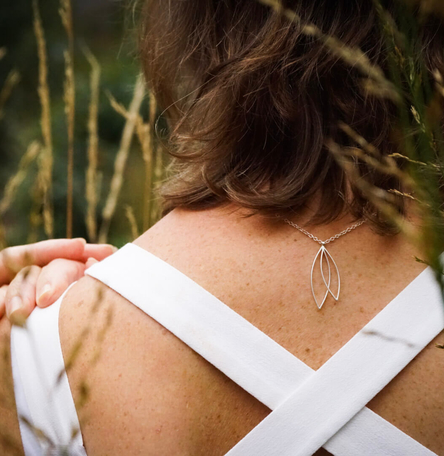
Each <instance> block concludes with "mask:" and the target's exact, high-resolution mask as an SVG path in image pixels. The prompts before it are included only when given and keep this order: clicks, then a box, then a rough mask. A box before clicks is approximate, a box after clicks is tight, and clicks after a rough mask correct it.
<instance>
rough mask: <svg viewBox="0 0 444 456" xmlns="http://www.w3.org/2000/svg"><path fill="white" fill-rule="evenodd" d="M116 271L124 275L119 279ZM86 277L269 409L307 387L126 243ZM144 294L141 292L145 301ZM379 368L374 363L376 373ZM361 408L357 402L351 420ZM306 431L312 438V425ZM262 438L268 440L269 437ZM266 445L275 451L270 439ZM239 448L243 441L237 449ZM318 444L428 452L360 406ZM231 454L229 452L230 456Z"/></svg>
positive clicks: (188, 283) (296, 365)
mask: <svg viewBox="0 0 444 456" xmlns="http://www.w3.org/2000/svg"><path fill="white" fill-rule="evenodd" d="M122 271H125V275H124V276H122ZM87 274H89V275H90V276H92V277H95V278H96V279H98V280H100V281H101V282H103V283H105V284H106V285H108V286H109V287H110V288H112V289H114V290H115V291H116V292H118V293H119V294H120V295H122V296H123V297H125V298H126V299H128V300H129V301H130V302H132V303H133V304H134V305H136V306H137V307H139V308H140V309H141V310H142V311H144V312H145V313H147V314H148V315H150V316H151V317H152V318H154V319H155V320H156V321H158V322H159V323H160V324H162V325H163V326H164V327H165V328H167V329H168V330H169V331H171V332H172V333H173V334H175V335H176V336H177V337H178V338H179V339H181V340H183V341H184V342H185V343H186V344H188V345H189V346H190V347H191V348H192V349H193V350H195V351H196V352H197V353H199V354H200V355H201V356H202V357H204V358H205V359H207V360H208V361H209V362H210V363H212V364H213V365H215V366H216V367H217V368H218V369H219V370H221V371H222V372H223V373H225V374H226V375H227V376H228V377H230V378H231V379H232V380H233V381H235V382H236V383H237V384H239V385H240V386H241V387H242V388H244V389H245V390H246V391H248V392H249V393H250V394H252V395H253V396H254V397H256V398H257V399H258V400H259V401H261V402H262V403H264V404H265V405H267V406H268V407H269V408H270V409H272V410H274V409H278V408H279V406H282V407H283V406H284V404H285V403H286V401H287V399H288V398H289V397H291V396H292V395H293V393H295V391H297V389H298V387H301V386H302V385H303V384H304V385H305V383H304V382H306V383H310V381H311V378H313V375H316V374H314V373H313V371H312V369H310V368H309V367H308V366H306V365H305V364H304V363H302V362H301V361H300V360H298V359H297V358H296V357H294V356H293V355H292V354H291V353H289V352H288V351H286V350H285V349H284V348H283V347H281V346H280V345H278V344H277V343H276V342H274V341H273V340H272V339H270V338H269V337H268V336H266V335H265V334H264V333H262V332H261V331H259V330H258V329H257V328H256V327H254V326H253V325H251V324H250V323H249V322H248V321H246V320H245V319H243V318H242V317H241V316H239V315H238V314H236V313H235V312H234V311H232V310H231V309H230V308H229V307H228V306H226V305H225V304H223V303H222V302H221V301H219V300H218V299H217V298H215V297H214V296H213V295H211V294H210V293H208V292H207V291H206V290H205V289H203V288H202V287H200V286H199V285H197V284H196V283H195V282H194V281H192V280H191V279H189V278H188V277H187V276H185V275H184V274H182V273H181V272H179V271H178V270H177V269H175V268H173V267H172V266H170V265H168V264H167V263H165V262H163V261H162V260H160V259H159V258H157V257H155V256H154V255H152V254H150V253H149V252H147V251H145V250H143V249H141V248H140V247H138V246H136V245H134V244H128V245H126V246H125V247H124V248H123V249H121V250H120V251H119V252H117V253H116V254H114V255H112V256H111V257H109V258H107V259H106V260H104V261H103V262H101V263H99V264H96V265H94V266H92V267H91V268H90V269H89V270H88V271H87ZM422 277H423V276H422V275H421V276H420V277H419V278H417V279H416V280H415V281H414V282H413V283H415V282H419V281H420V283H419V284H418V285H417V288H421V287H423V286H424V285H425V286H427V285H428V280H429V278H427V279H426V282H427V283H424V282H423V278H422ZM408 288H409V287H408ZM408 288H407V289H408ZM407 289H406V290H407ZM146 290H149V295H147V291H146ZM422 291H424V290H422ZM367 337H373V336H367ZM347 345H348V344H347ZM418 351H419V350H418ZM380 367H381V366H379V365H378V369H379V368H380ZM361 402H362V401H361ZM364 405H365V404H361V403H360V404H359V406H357V410H356V412H355V414H356V413H357V412H358V411H359V409H360V408H363V406H364ZM310 407H311V404H310ZM310 407H309V408H310ZM350 418H351V416H350ZM344 424H345V422H344V423H343V424H342V425H341V426H339V427H342V426H343V425H344ZM338 429H339V428H338ZM311 431H312V433H315V434H316V432H317V431H316V426H313V428H312V429H311ZM253 432H254V431H253ZM291 432H293V430H291ZM335 432H336V431H335ZM267 435H268V438H269V439H270V433H267ZM332 435H333V434H332ZM247 437H248V436H247ZM328 438H329V437H326V438H325V439H324V442H326V441H327V439H328ZM272 440H273V442H274V443H273V448H275V447H276V440H275V439H274V438H273V439H272ZM324 442H323V443H324ZM247 443H248V442H247ZM242 444H243V441H241V442H240V444H239V445H242ZM321 445H322V444H321ZM324 446H325V448H326V449H327V450H328V451H329V452H331V453H333V454H335V455H356V454H360V455H364V456H366V455H369V456H370V455H372V456H373V455H375V454H387V455H388V454H390V455H396V456H408V455H415V456H422V455H424V456H426V455H429V456H430V455H433V454H434V453H432V452H431V451H430V450H428V449H426V448H425V447H424V446H422V445H420V444H419V443H418V442H416V441H415V440H413V439H411V438H410V437H408V436H407V435H406V434H404V433H403V432H401V431H400V430H399V429H397V428H396V427H394V426H392V425H391V424H390V423H388V422H387V421H385V420H384V419H382V418H381V417H379V416H378V415H376V414H375V413H373V412H372V411H370V410H369V409H366V408H363V409H362V410H361V411H360V412H359V413H358V414H357V415H356V416H355V418H353V420H352V421H350V422H349V423H348V424H347V425H346V426H344V427H342V429H341V430H340V431H339V432H338V433H337V434H336V435H335V436H334V437H332V438H330V440H329V441H328V442H326V444H325V445H324ZM237 448H238V446H236V447H235V449H233V450H232V451H238V449H237ZM381 449H383V450H381ZM237 454H242V456H245V455H246V454H255V456H256V455H258V454H267V456H268V455H269V454H281V453H273V452H271V453H260V452H259V453H256V452H254V451H253V452H243V453H242V452H238V453H237ZM307 454H308V453H307Z"/></svg>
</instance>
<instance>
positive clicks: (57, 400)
mask: <svg viewBox="0 0 444 456" xmlns="http://www.w3.org/2000/svg"><path fill="white" fill-rule="evenodd" d="M68 289H69V288H68ZM68 289H67V290H66V291H65V293H63V295H62V296H61V297H60V298H59V299H58V300H57V302H55V303H54V304H53V305H52V306H50V307H48V308H46V309H40V308H36V309H35V310H34V311H33V313H32V314H31V316H30V317H29V318H28V320H27V321H26V325H25V326H24V327H23V328H21V327H18V326H13V327H12V330H11V363H12V374H13V379H14V392H15V398H16V404H17V411H18V415H19V425H20V434H21V437H22V443H23V447H24V450H25V455H26V456H45V455H47V454H66V455H67V456H86V452H85V449H84V447H83V441H82V434H81V433H80V426H79V421H78V418H77V413H76V408H75V405H74V400H73V398H72V394H71V390H70V388H69V384H68V378H67V375H66V372H65V365H64V361H63V354H62V348H61V345H60V336H59V326H58V321H59V311H60V305H61V302H62V300H63V298H64V296H65V294H66V293H67V291H68Z"/></svg>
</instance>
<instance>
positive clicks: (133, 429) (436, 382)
mask: <svg viewBox="0 0 444 456" xmlns="http://www.w3.org/2000/svg"><path fill="white" fill-rule="evenodd" d="M344 224H345V226H344ZM346 226H347V225H346V222H344V221H341V222H335V223H333V224H331V225H329V226H325V227H318V228H317V231H316V234H317V235H318V236H319V237H320V238H327V237H329V236H331V235H333V234H336V233H337V232H339V231H341V230H342V229H343V228H344V227H346ZM135 243H136V244H138V245H139V246H140V247H142V248H144V249H146V250H148V251H150V252H151V253H153V254H154V255H156V256H158V257H159V258H161V259H163V260H165V261H166V262H168V263H170V264H171V265H172V266H174V267H175V268H177V269H178V270H180V271H181V272H183V273H184V274H186V275H187V276H189V277H190V278H191V279H193V280H194V281H195V282H197V283H198V284H200V285H201V286H203V287H204V288H205V289H206V290H208V291H209V292H211V293H212V294H213V295H215V296H216V297H217V298H219V299H220V300H221V301H222V302H224V303H225V304H227V305H228V306H229V307H231V308H232V309H233V310H235V311H236V312H237V313H239V314H240V315H241V316H243V317H244V318H246V319H247V320H249V321H250V322H251V323H252V324H254V325H255V326H257V327H258V328H259V329H261V330H262V331H263V332H265V333H266V334H267V335H269V336H270V337H271V338H272V339H274V340H275V341H276V342H278V343H279V344H281V345H282V346H283V347H285V348H286V349H287V350H288V351H290V352H291V353H292V354H294V355H295V356H296V357H298V358H299V359H300V360H302V361H303V362H304V363H306V364H307V365H309V366H310V367H311V368H313V369H318V368H319V367H320V366H321V365H322V364H323V363H324V362H325V361H326V360H328V359H329V358H330V357H331V356H332V355H334V354H335V353H336V352H337V351H338V349H339V348H341V347H342V346H343V345H344V344H345V343H346V342H347V341H348V340H349V339H350V338H351V337H352V336H353V335H354V334H355V333H356V332H358V331H359V330H360V329H361V328H362V327H363V326H364V325H365V324H366V323H367V322H368V321H370V320H371V319H372V318H373V317H374V316H375V315H376V314H377V313H378V312H379V311H380V310H381V309H383V308H384V307H385V306H386V305H387V304H388V303H389V302H390V301H391V300H392V299H393V298H394V297H395V296H396V295H397V294H398V293H399V292H400V291H401V290H403V289H404V288H405V287H406V286H407V285H408V284H409V283H410V282H411V281H412V280H413V279H414V278H415V277H416V276H418V275H419V273H420V272H421V271H422V270H423V269H424V265H422V264H420V263H418V262H415V261H414V255H418V253H417V252H415V251H414V250H413V249H412V247H411V246H409V245H408V243H407V242H406V241H405V240H403V239H401V238H400V237H399V236H398V237H396V238H390V237H385V238H384V237H380V236H378V235H376V234H374V233H373V232H371V230H370V229H369V228H368V227H366V226H365V225H364V226H362V227H360V228H359V229H358V230H356V231H354V232H352V233H350V234H348V235H347V236H346V237H344V238H343V239H341V240H338V241H337V242H336V243H334V244H332V245H331V248H330V251H331V252H332V254H333V255H334V257H335V260H336V262H337V263H338V266H339V267H340V270H341V277H342V286H341V297H340V301H339V302H338V303H336V304H333V302H332V301H327V302H326V304H325V306H324V308H323V309H322V310H321V311H319V310H318V309H317V307H316V305H315V304H314V302H313V298H312V295H311V289H310V277H309V275H310V267H311V263H312V261H313V258H314V255H315V254H316V251H317V246H316V244H315V243H313V242H312V241H310V240H309V239H307V238H305V237H304V236H303V235H302V234H301V233H299V232H297V231H296V230H294V229H292V228H291V227H289V226H286V225H284V224H280V225H276V224H275V223H270V222H267V221H265V220H264V219H263V218H259V217H251V218H242V217H240V216H239V213H238V212H236V211H232V210H231V209H230V208H225V209H216V210H209V211H200V212H189V211H179V210H175V211H173V212H172V213H170V214H169V215H168V216H166V217H165V218H164V219H163V220H162V221H160V222H159V223H158V224H157V225H155V226H154V227H153V228H151V229H150V230H149V231H148V232H146V233H145V234H144V235H142V236H141V237H140V238H139V239H137V241H135ZM97 287H98V283H97V282H96V281H95V280H94V279H92V278H85V279H83V280H82V281H81V282H80V283H79V284H77V285H76V286H75V287H74V288H73V290H72V291H71V292H70V293H69V294H68V296H67V298H66V299H65V302H64V304H63V307H62V313H61V337H62V346H63V350H64V353H65V354H68V353H70V352H71V350H72V349H73V347H74V346H75V344H76V342H77V341H78V337H79V334H82V330H83V328H84V327H85V326H88V325H90V326H91V329H90V331H89V332H88V333H87V334H86V333H83V336H82V337H83V340H84V341H86V342H87V343H86V344H84V346H83V348H82V350H80V352H79V355H78V357H77V358H76V360H75V362H74V363H73V366H72V368H71V369H70V370H69V371H68V375H69V378H70V382H71V385H72V387H73V391H74V396H75V399H76V403H77V406H78V408H80V413H79V415H80V420H81V425H82V432H83V434H84V441H85V445H86V448H87V451H88V454H91V455H96V454H144V455H146V454H153V455H171V454H175V455H200V454H201V455H223V454H225V453H226V452H227V451H228V450H229V449H230V448H231V447H233V446H234V445H235V444H236V443H237V442H238V441H239V440H240V439H241V438H242V437H243V436H244V435H245V434H247V433H248V432H249V431H250V430H251V429H252V428H253V427H254V426H255V425H256V424H258V423H259V422H260V421H261V420H262V419H263V418H265V416H267V414H268V413H269V412H270V411H269V410H268V409H267V408H266V407H265V406H263V405H262V404H260V403H259V402H258V401H257V400H256V399H254V398H252V397H251V396H250V395H249V394H247V393H246V392H245V391H243V390H242V389H241V388H240V387H238V386H237V385H236V384H234V383H233V382H232V381H231V380H229V379H228V378H227V377H225V376H224V375H223V374H221V373H220V372H219V371H218V370H217V369H216V368H214V367H213V366H211V365H210V364H209V363H208V362H206V361H205V360H203V359H202V358H201V357H200V356H198V355H197V354H196V353H194V352H193V351H192V350H191V349H190V348H188V347H187V346H186V345H185V344H184V343H183V342H181V341H180V340H178V339H177V338H176V337H175V336H173V335H172V334H171V333H169V332H168V331H167V330H165V329H164V328H163V327H162V326H160V325H159V324H158V323H157V322H155V321H154V320H152V319H150V318H149V317H147V316H146V315H144V314H142V313H141V311H140V310H138V309H137V308H135V307H134V306H132V305H131V304H129V303H128V302H127V301H126V300H125V299H124V298H122V297H120V296H119V295H117V294H116V293H115V292H113V291H111V290H108V291H106V292H105V295H104V296H103V297H102V301H103V303H102V305H101V306H99V309H98V310H94V306H95V304H94V303H95V299H93V296H95V295H96V294H95V293H96V291H95V290H96V289H97ZM148 292H149V290H147V293H148ZM85 296H90V297H91V298H90V299H85ZM109 309H111V310H109ZM110 312H112V319H111V320H110V319H109V315H110ZM91 315H93V316H94V318H93V319H92V321H93V323H92V324H91V323H89V322H90V321H91ZM85 335H86V338H85ZM436 342H438V341H435V343H436ZM442 342H443V341H442V340H441V343H442ZM443 369H444V353H443V352H442V351H441V350H439V349H437V348H435V346H434V343H432V344H430V346H429V347H427V348H426V349H425V350H424V351H423V352H421V354H420V355H419V356H418V357H417V358H416V359H415V360H414V361H413V362H412V363H411V364H410V365H409V366H408V367H407V368H406V369H405V370H404V371H403V372H402V373H401V374H400V375H399V376H398V377H397V378H395V380H394V381H393V382H392V383H390V384H389V386H388V387H386V388H385V389H384V390H383V391H382V392H381V393H380V394H379V395H378V396H377V397H376V398H375V399H374V400H373V401H372V402H371V403H370V404H369V407H370V408H371V409H372V410H374V411H375V412H376V413H378V414H379V415H381V416H382V417H383V418H385V419H387V420H388V421H390V422H391V423H393V424H395V425H396V426H397V427H398V428H400V429H401V430H402V431H404V432H406V433H407V434H409V435H410V436H411V437H413V438H414V439H416V440H418V441H419V442H420V443H422V444H423V445H425V446H427V447H428V448H430V449H431V450H433V451H435V452H436V453H438V454H443V453H444V439H442V437H441V436H440V432H441V429H442V426H443V425H444V417H443V411H444V399H443V398H442V388H443V387H444V380H443V375H442V372H443ZM85 382H86V383H85ZM85 385H87V387H85ZM79 391H81V392H79ZM81 403H82V404H81ZM322 452H323V450H321V451H320V452H319V454H322Z"/></svg>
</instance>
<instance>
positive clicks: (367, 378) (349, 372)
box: [11, 244, 444, 456]
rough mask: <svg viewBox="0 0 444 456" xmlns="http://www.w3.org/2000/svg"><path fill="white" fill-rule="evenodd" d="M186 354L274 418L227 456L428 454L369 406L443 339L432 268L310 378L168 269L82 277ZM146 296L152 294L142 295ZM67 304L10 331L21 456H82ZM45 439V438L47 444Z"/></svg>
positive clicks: (136, 256) (126, 255)
mask: <svg viewBox="0 0 444 456" xmlns="http://www.w3.org/2000/svg"><path fill="white" fill-rule="evenodd" d="M87 274H88V275H90V276H92V277H94V278H96V279H97V280H99V281H101V282H103V283H104V284H105V285H107V286H108V287H110V288H112V289H113V290H115V291H116V292H117V293H119V294H120V295H122V296H123V297H125V298H126V299H127V300H128V301H130V302H131V303H133V304H134V305H135V306H137V307H139V308H140V309H141V310H142V311H144V312H145V313H147V314H148V315H150V316H151V317H152V318H153V319H155V320H157V321H158V322H159V323H160V324H161V325H163V326H164V327H165V328H167V329H168V330H169V331H171V332H172V333H173V334H175V335H176V336H177V337H178V338H179V339H181V340H182V341H184V342H185V343H186V344H188V345H189V346H190V347H191V348H192V349H193V350H195V351H196V352H197V353H199V354H200V355H201V356H202V357H203V358H205V359H207V360H208V361H209V362H211V363H212V364H213V365H214V366H216V367H217V368H218V369H219V370H221V371H222V372H223V373H224V374H225V375H227V376H228V377H230V378H231V379H232V380H233V381H234V382H236V383H237V384H239V385H240V386H241V387H242V388H243V389H245V390H246V391H247V392H249V393H250V394H251V395H252V396H254V397H255V398H257V399H258V400H259V401H261V402H262V403H263V404H265V405H266V406H267V407H269V408H270V409H271V410H272V412H271V413H270V414H269V416H267V417H266V418H265V419H264V420H263V421H262V422H261V423H260V424H259V425H258V426H256V427H255V428H254V429H253V430H252V431H251V432H250V433H249V434H248V435H247V436H245V437H244V438H243V439H242V440H241V441H240V442H239V443H238V444H237V445H236V446H235V447H233V448H232V449H231V450H230V451H229V452H228V453H227V455H229V456H273V455H275V456H304V455H305V456H308V455H312V454H313V453H314V452H315V451H317V450H318V449H319V448H321V447H324V448H325V449H326V450H327V451H329V452H330V453H332V454H334V455H341V456H356V455H359V456H375V455H377V456H389V455H390V456H426V455H427V456H430V455H433V454H434V453H433V452H432V451H430V450H428V449H427V448H425V447H424V446H423V445H421V444H420V443H418V442H417V441H415V440H414V439H412V438H411V437H409V436H407V435H406V434H405V433H403V432H402V431H400V430H399V429H398V428H396V427H395V426H393V425H392V424H390V423H388V422H387V421H385V420H384V419H383V418H381V417H380V416H379V415H377V414H376V413H374V412H372V411H371V410H369V409H368V408H366V407H365V405H366V404H367V403H368V402H369V401H370V400H371V399H372V398H373V397H374V396H375V395H376V394H377V393H378V392H379V391H380V390H382V389H383V388H384V387H385V386H386V385H387V384H388V383H389V382H390V381H391V380H392V379H393V378H394V377H395V376H396V375H397V374H398V373H399V372H400V371H401V370H402V369H403V368H404V367H405V366H406V365H407V364H408V363H409V362H410V361H411V360H412V359H413V358H414V357H415V356H416V355H417V354H418V353H419V352H420V351H421V350H422V349H423V348H424V347H425V346H426V345H427V344H428V343H430V342H431V341H432V340H433V339H434V338H435V337H436V336H437V335H438V334H439V333H440V332H441V331H442V330H443V328H444V312H443V307H442V298H441V294H440V290H439V287H438V285H437V284H436V282H435V279H434V276H433V272H432V270H431V269H430V268H428V269H426V270H425V271H424V272H423V273H421V274H420V275H419V276H418V277H417V278H416V279H415V280H414V281H413V282H411V283H410V284H409V286H408V287H406V288H405V289H404V290H403V291H402V292H401V293H400V294H399V295H398V296H397V297H396V298H395V299H394V300H393V301H392V302H390V303H389V304H388V305H387V306H386V307H385V308H384V309H383V310H382V311H381V312H380V313H379V314H378V315H377V316H376V317H375V318H374V319H373V320H372V321H371V322H370V323H368V324H367V325H366V326H365V327H364V328H363V329H362V330H361V331H359V332H358V333H357V334H356V335H355V336H354V337H353V338H352V339H351V340H350V341H349V342H348V343H347V344H346V345H345V346H344V347H342V348H341V349H340V350H339V351H338V352H337V353H336V354H335V355H334V356H333V357H332V358H330V359H329V360H328V361H327V362H326V363H325V364H324V365H323V366H322V367H321V368H320V369H318V370H317V371H313V370H312V369H311V368H310V367H308V366H307V365H305V364H304V363H303V362H302V361H300V360H299V359H298V358H296V357H295V356H293V355H292V354H291V353H289V352H288V351H287V350H285V349H284V348H283V347H282V346H280V345H279V344H277V343H276V342H274V341H273V340H272V339H270V338H269V337H268V336H267V335H265V334H264V333H262V332H261V331H260V330H259V329H257V328H256V327H255V326H253V325H252V324H250V323H249V322H248V321H246V320H245V319H244V318H242V317H241V316H240V315H238V314H237V313H235V312H234V311H233V310H231V309H230V308H229V307H228V306H226V305H225V304H223V303H222V302H221V301H219V300H218V299H217V298H216V297H214V296H213V295H212V294H210V293H209V292H207V291H206V290H205V289H203V288H202V287H201V286H199V285H198V284H196V283H195V282H193V281H192V280H191V279H190V278H188V277H187V276H185V275H184V274H183V273H181V272H180V271H178V270H177V269H175V268H173V267H172V266H170V265H169V264H167V263H165V262H164V261H162V260H160V259H159V258H157V257H155V256H154V255H152V254H150V253H149V252H147V251H145V250H144V249H142V248H140V247H138V246H136V245H135V244H127V245H126V246H125V247H123V248H122V249H120V250H119V251H118V252H117V253H115V254H114V255H112V256H111V257H109V258H107V259H105V260H104V261H102V262H100V263H98V264H96V265H94V266H92V267H91V268H90V269H88V271H87ZM146 290H149V294H147V291H146ZM62 299H63V297H61V298H60V299H59V300H58V301H57V303H55V304H54V305H53V306H51V307H49V308H47V309H43V310H42V309H36V310H35V311H34V312H33V314H32V315H31V317H30V318H29V319H28V321H27V325H26V328H25V329H22V328H18V327H14V328H13V330H12V334H11V351H12V367H13V377H14V386H15V394H16V403H17V409H18V413H19V417H20V418H19V419H20V431H21V435H22V441H23V444H24V448H25V454H26V456H40V455H42V456H43V455H47V454H54V455H55V454H62V451H63V452H64V453H63V454H69V455H73V456H85V455H86V451H85V449H84V447H83V442H82V436H81V433H80V431H79V422H78V418H77V414H76V410H75V406H74V402H73V399H72V395H71V391H70V389H69V383H68V379H67V376H66V372H65V371H64V362H63V357H62V351H61V347H60V338H59V332H58V315H59V309H60V304H61V301H62ZM42 436H43V437H42Z"/></svg>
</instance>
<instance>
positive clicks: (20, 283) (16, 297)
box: [5, 266, 41, 324]
mask: <svg viewBox="0 0 444 456" xmlns="http://www.w3.org/2000/svg"><path fill="white" fill-rule="evenodd" d="M40 271H41V268H40V267H38V266H27V267H25V268H23V269H22V270H21V271H20V272H19V273H18V274H17V275H16V277H15V278H14V280H13V281H12V282H11V283H10V285H9V286H8V288H7V291H6V299H5V302H6V316H7V317H8V318H9V319H10V320H11V322H13V323H16V324H22V323H24V321H25V320H26V318H27V317H28V316H29V314H30V313H31V312H32V310H33V309H34V307H35V289H36V283H37V280H38V278H39V275H40Z"/></svg>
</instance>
